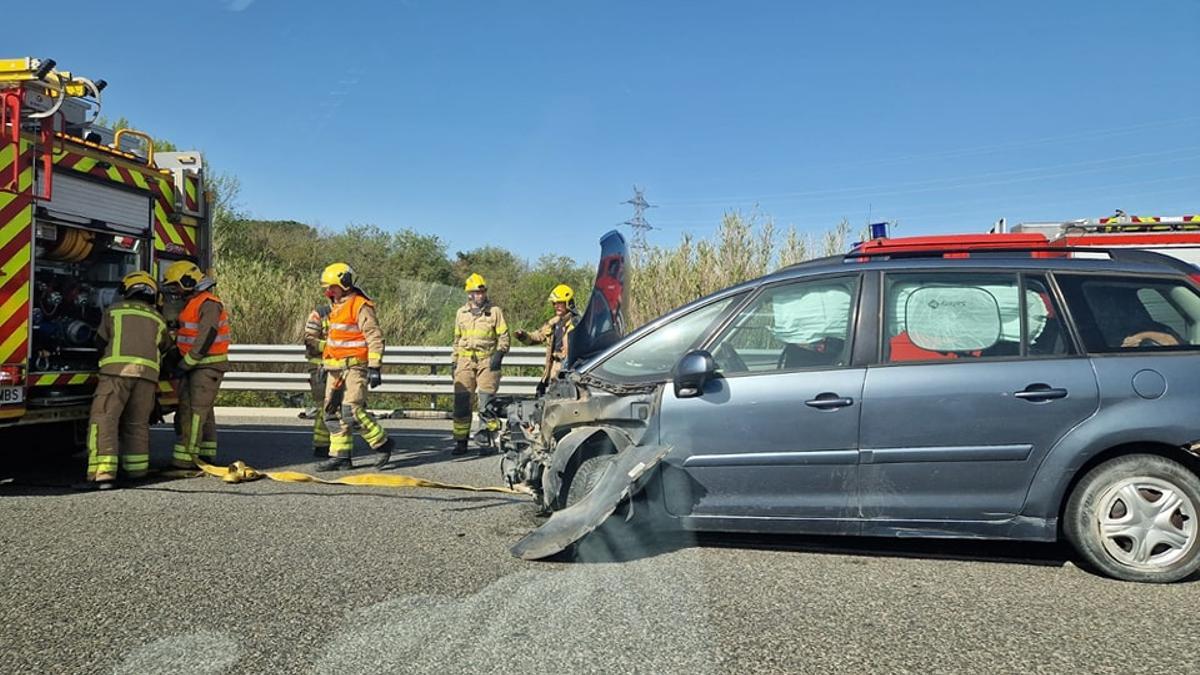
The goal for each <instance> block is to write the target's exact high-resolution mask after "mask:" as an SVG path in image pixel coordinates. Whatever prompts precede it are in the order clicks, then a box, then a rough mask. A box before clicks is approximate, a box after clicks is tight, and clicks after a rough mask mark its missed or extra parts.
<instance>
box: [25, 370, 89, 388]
mask: <svg viewBox="0 0 1200 675" xmlns="http://www.w3.org/2000/svg"><path fill="white" fill-rule="evenodd" d="M98 379H99V377H98V376H97V375H96V373H30V374H29V379H28V381H29V384H30V386H33V387H63V386H67V385H72V384H89V383H92V382H95V381H96V380H98Z"/></svg>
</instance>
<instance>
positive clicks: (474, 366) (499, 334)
mask: <svg viewBox="0 0 1200 675" xmlns="http://www.w3.org/2000/svg"><path fill="white" fill-rule="evenodd" d="M464 289H465V290H466V292H467V304H465V305H463V306H462V307H459V308H458V313H457V314H456V315H455V317H454V348H453V350H452V356H451V358H452V359H453V362H452V364H451V366H450V367H451V372H452V373H453V375H454V450H452V451H451V454H455V455H462V454H465V453H466V452H467V437H468V436H470V435H471V394H472V392H475V393H477V394H478V398H479V411H480V412H481V413H482V412H483V411H484V410H486V409H487V404H488V402H489V401H491V398H492V396H493V395H494V394H495V393H496V389H497V388H499V386H500V364H501V362H502V361H503V360H504V354H505V353H506V352H508V348H509V336H508V325H507V324H505V323H504V312H502V311H500V308H499V307H497V306H495V305H493V304H492V303H491V301H489V300H488V296H487V282H485V281H484V280H483V277H481V276H479V275H478V274H472V275H471V276H469V277H467V282H466V284H465V285H464ZM480 421H481V422H482V423H483V425H484V427H485V428H486V429H487V430H488V431H490V432H494V431H498V430H499V429H500V421H499V420H498V419H496V418H495V417H493V416H491V415H488V416H486V417H485V416H484V415H482V414H481V415H480ZM490 452H492V448H489V447H481V448H480V449H479V454H481V455H486V454H489V453H490Z"/></svg>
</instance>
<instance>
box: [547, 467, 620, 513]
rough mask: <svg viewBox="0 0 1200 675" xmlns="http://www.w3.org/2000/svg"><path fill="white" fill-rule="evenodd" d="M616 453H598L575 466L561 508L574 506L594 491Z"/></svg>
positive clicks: (561, 500)
mask: <svg viewBox="0 0 1200 675" xmlns="http://www.w3.org/2000/svg"><path fill="white" fill-rule="evenodd" d="M614 456H615V455H596V456H595V457H588V458H587V459H585V460H583V462H582V463H581V464H580V465H579V466H577V467H575V472H574V473H572V474H571V479H570V480H569V481H567V485H566V490H565V491H564V493H563V495H562V498H561V499H560V502H561V503H562V506H561V508H564V509H565V508H567V507H568V506H574V505H575V504H577V503H578V502H579V500H581V499H583V498H584V497H585V496H587V493H589V492H591V491H592V488H593V487H595V486H596V481H598V480H600V476H601V475H602V474H603V473H604V467H606V466H608V465H609V463H610V462H612V459H613V457H614Z"/></svg>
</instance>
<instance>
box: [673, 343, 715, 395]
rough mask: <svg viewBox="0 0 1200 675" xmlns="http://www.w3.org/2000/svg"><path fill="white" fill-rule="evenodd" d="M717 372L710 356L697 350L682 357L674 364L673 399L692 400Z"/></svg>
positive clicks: (702, 390) (701, 350)
mask: <svg viewBox="0 0 1200 675" xmlns="http://www.w3.org/2000/svg"><path fill="white" fill-rule="evenodd" d="M716 372H717V363H716V361H714V360H713V357H712V354H709V353H708V352H706V351H704V350H703V349H697V350H695V351H691V352H688V353H686V354H684V355H683V358H682V359H679V363H677V364H675V371H674V373H673V374H672V376H673V379H674V380H675V398H693V397H695V396H699V395H700V394H701V393H703V392H704V385H705V384H707V383H708V381H709V380H711V379H712V377H713V375H714V374H715V373H716Z"/></svg>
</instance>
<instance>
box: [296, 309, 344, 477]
mask: <svg viewBox="0 0 1200 675" xmlns="http://www.w3.org/2000/svg"><path fill="white" fill-rule="evenodd" d="M331 311H332V307H330V306H329V302H328V300H326V301H325V302H322V303H321V304H319V305H317V306H316V307H314V308H313V310H312V311H311V312H309V313H308V318H307V319H305V321H304V357H305V359H307V360H308V386H309V390H310V391H311V392H312V397H313V408H312V419H313V456H314V457H328V456H329V421H330V413H328V412H327V411H326V405H325V387H326V383H327V382H328V380H329V372H328V371H327V370H325V342H326V340H327V339H328V337H329V313H330V312H331ZM335 399H336V400H335V401H333V402H332V406H329V407H331V408H333V409H334V410H337V409H338V408H340V407H341V405H342V400H341V391H340V390H339V391H338V392H337V394H336V396H335Z"/></svg>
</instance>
